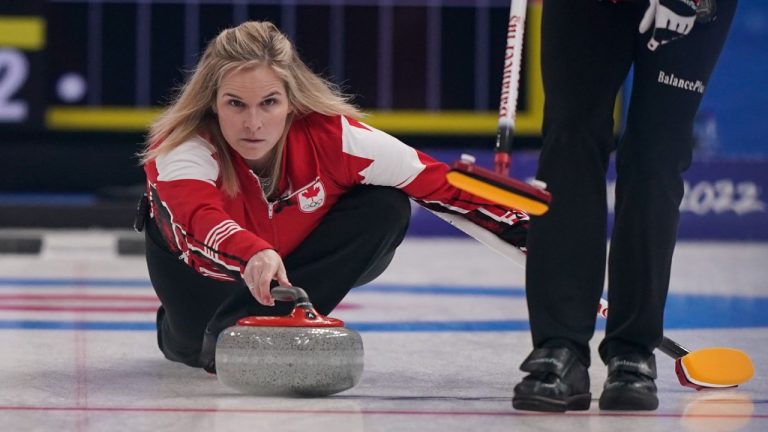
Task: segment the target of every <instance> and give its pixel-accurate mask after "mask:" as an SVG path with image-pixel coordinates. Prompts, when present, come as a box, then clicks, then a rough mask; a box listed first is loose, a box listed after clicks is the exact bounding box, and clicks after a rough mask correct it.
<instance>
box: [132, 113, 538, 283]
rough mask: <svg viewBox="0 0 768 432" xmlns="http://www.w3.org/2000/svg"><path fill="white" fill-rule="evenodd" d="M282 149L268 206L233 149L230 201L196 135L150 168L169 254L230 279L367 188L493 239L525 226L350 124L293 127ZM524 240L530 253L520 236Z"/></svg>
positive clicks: (154, 208) (417, 158)
mask: <svg viewBox="0 0 768 432" xmlns="http://www.w3.org/2000/svg"><path fill="white" fill-rule="evenodd" d="M283 151H284V153H283V158H282V164H283V166H282V170H281V177H280V179H279V182H278V192H279V196H280V198H279V199H276V200H274V201H271V202H270V201H268V200H267V199H266V197H265V196H264V194H263V193H262V190H261V185H260V183H259V179H258V177H257V176H256V175H255V174H254V173H253V172H252V171H251V169H250V168H249V166H248V164H247V163H246V161H245V160H244V159H243V158H242V157H241V156H240V155H239V154H238V153H237V152H235V151H234V150H232V149H230V155H231V159H232V161H233V163H234V168H235V172H236V173H237V179H238V182H239V186H240V192H239V193H238V194H237V195H236V196H234V197H230V196H228V195H226V194H225V193H224V192H223V190H222V189H221V176H220V169H219V163H218V160H217V153H216V150H215V148H214V146H213V145H212V144H211V143H209V142H208V141H207V140H206V139H204V138H203V137H201V136H199V135H198V136H195V137H194V138H192V139H189V140H188V141H186V142H184V143H182V144H181V145H179V146H178V147H176V148H175V149H173V150H171V151H170V152H169V153H167V154H165V155H162V156H160V157H158V158H156V159H154V160H152V161H150V162H148V163H147V164H146V165H145V167H144V169H145V172H146V175H147V188H148V194H149V197H150V203H151V217H153V218H154V219H155V222H156V223H157V225H158V226H159V227H160V231H161V232H162V233H163V237H164V238H165V240H166V242H167V243H168V247H169V249H171V250H172V251H174V252H177V253H179V255H180V258H181V259H183V260H184V261H185V262H186V263H187V264H188V265H190V266H192V267H193V268H194V269H195V270H197V271H198V272H199V273H200V274H202V275H204V276H207V277H210V278H214V279H219V280H233V274H234V273H240V274H241V275H242V272H243V271H244V269H245V266H246V264H247V263H248V260H249V259H250V258H251V257H252V256H253V255H254V254H256V253H257V252H259V251H261V250H264V249H274V250H276V251H277V252H278V253H279V254H280V255H281V256H282V257H285V256H286V255H288V254H290V253H291V251H293V250H294V249H295V248H296V247H297V246H298V245H299V244H300V243H301V242H302V240H304V239H305V238H306V237H307V236H308V235H309V233H310V232H312V230H313V229H315V227H317V226H318V224H319V223H320V221H321V220H322V218H323V217H324V215H325V214H326V213H327V212H328V211H329V210H330V208H331V207H332V206H333V204H334V203H335V202H336V201H337V200H338V199H339V197H340V196H341V195H343V194H344V193H345V192H347V191H349V190H350V189H351V188H353V187H355V186H356V185H361V184H366V185H380V186H391V187H396V188H398V189H401V190H402V191H403V192H405V193H406V194H408V195H409V196H410V197H411V198H412V199H414V200H415V201H416V202H418V203H419V204H421V205H423V206H425V207H429V208H431V209H433V210H437V211H450V212H454V213H459V214H463V215H464V216H465V217H467V218H469V219H470V220H472V221H473V222H475V223H477V224H479V225H481V226H484V227H485V228H487V229H489V230H491V231H493V232H494V233H496V234H497V235H502V234H503V233H504V232H505V231H507V230H510V229H514V230H519V229H520V228H521V227H523V228H525V227H526V226H527V222H528V215H526V214H525V213H522V212H520V211H517V210H510V209H505V208H502V207H500V206H498V205H495V204H493V203H491V202H490V201H487V200H484V199H482V198H479V197H477V196H474V195H472V194H469V193H467V192H464V191H461V190H459V189H456V188H455V187H453V186H451V185H449V184H448V183H447V182H446V180H445V174H446V172H447V171H448V169H449V168H448V166H447V165H446V164H444V163H441V162H437V161H435V160H434V159H432V158H431V157H429V156H428V155H426V154H424V153H421V152H419V151H417V150H415V149H413V148H411V147H408V146H407V145H405V144H403V143H402V142H400V141H399V140H397V139H396V138H394V137H392V136H390V135H388V134H386V133H383V132H381V131H379V130H377V129H374V128H372V127H370V126H368V125H366V124H364V123H361V122H359V121H357V120H355V119H352V118H348V117H344V116H324V115H320V114H309V115H306V116H304V117H301V118H297V119H294V121H293V123H292V124H291V126H290V129H289V132H288V135H287V139H286V143H285V147H284V150H283ZM520 242H521V243H522V244H518V245H517V246H524V237H523V240H521V241H520Z"/></svg>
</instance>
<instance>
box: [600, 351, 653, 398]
mask: <svg viewBox="0 0 768 432" xmlns="http://www.w3.org/2000/svg"><path fill="white" fill-rule="evenodd" d="M655 379H656V357H655V356H654V355H653V354H651V356H650V357H644V356H642V355H640V354H629V355H620V356H616V357H614V358H612V359H611V360H610V361H609V362H608V379H606V380H605V386H604V387H603V394H602V395H600V409H601V410H616V411H653V410H655V409H656V408H658V407H659V398H658V397H656V383H654V381H653V380H655Z"/></svg>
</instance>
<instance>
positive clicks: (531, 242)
mask: <svg viewBox="0 0 768 432" xmlns="http://www.w3.org/2000/svg"><path fill="white" fill-rule="evenodd" d="M717 3H718V9H717V19H716V20H715V21H714V22H711V23H706V24H704V23H697V24H696V25H695V26H694V28H693V30H692V31H691V33H690V34H688V35H687V36H685V37H683V38H680V39H678V40H674V41H672V42H670V43H668V44H666V45H662V46H660V47H658V48H657V49H656V51H650V50H649V49H648V48H647V47H646V44H647V42H648V39H649V37H650V32H648V33H647V34H644V35H641V34H639V33H638V24H639V22H640V19H641V17H642V16H643V12H644V9H645V7H646V6H647V2H645V1H635V2H617V3H614V2H609V1H597V0H544V6H543V8H544V9H543V19H542V60H541V61H542V72H543V81H544V93H545V97H546V99H545V108H544V124H543V139H544V144H543V148H542V152H541V156H540V161H539V168H538V173H537V178H539V179H541V180H543V181H545V182H546V183H547V185H548V190H549V191H550V192H551V193H552V196H553V200H552V205H551V207H550V210H549V212H548V213H547V214H546V215H544V216H541V217H535V218H533V220H532V222H531V225H530V231H529V237H528V263H527V271H526V277H527V282H526V295H527V301H528V309H529V315H530V325H531V332H532V337H533V344H534V347H535V348H542V347H566V348H570V349H572V350H574V351H575V352H576V353H577V355H578V356H579V357H580V359H581V360H582V361H583V363H584V364H585V365H587V366H588V365H589V364H590V351H589V346H588V343H589V340H590V339H591V337H592V336H593V333H594V329H595V320H596V314H595V312H596V308H597V304H598V300H599V298H600V295H601V292H602V290H603V285H604V279H605V265H606V263H605V260H606V229H607V227H606V225H607V222H606V219H607V210H606V183H605V178H606V169H607V167H608V161H609V155H610V154H611V152H612V151H614V150H616V170H617V183H616V205H615V223H614V228H613V233H612V237H611V246H610V257H609V259H608V300H609V303H610V312H609V316H608V322H607V328H606V335H605V339H604V340H603V341H602V343H601V344H600V349H599V351H600V355H601V357H602V359H603V360H604V361H606V362H607V360H608V359H610V358H613V357H614V356H617V355H628V354H633V353H639V354H641V355H649V354H650V353H651V352H652V351H653V350H654V348H655V347H656V346H658V344H659V343H660V342H661V339H662V336H663V335H662V325H663V316H664V304H665V301H666V296H667V290H668V286H669V277H670V268H671V260H672V253H673V250H674V247H675V241H676V236H677V225H678V219H679V205H680V201H681V199H682V196H683V180H682V178H681V174H682V173H683V172H684V171H685V170H686V169H687V168H688V166H689V165H690V164H691V159H692V149H693V139H692V127H693V120H694V116H695V115H696V112H697V110H698V107H699V103H700V102H701V99H702V96H703V87H704V86H706V84H707V82H708V80H709V77H710V75H711V73H712V70H713V68H714V66H715V63H716V62H717V59H718V56H719V54H720V51H721V50H722V47H723V44H724V41H725V39H726V35H727V32H728V28H729V26H730V22H731V20H732V18H733V14H734V10H735V7H736V1H735V0H720V1H718V2H717ZM631 66H634V78H633V83H632V84H633V87H632V94H631V96H630V102H629V112H628V117H627V123H626V130H625V132H624V134H623V136H622V137H621V139H620V140H619V142H618V147H616V143H615V141H614V135H613V126H614V123H613V108H614V101H615V98H616V95H617V92H618V91H619V89H620V87H621V85H622V83H623V81H624V80H625V78H626V77H627V75H628V72H629V70H630V67H631ZM675 79H677V81H675ZM680 80H684V82H682V81H680Z"/></svg>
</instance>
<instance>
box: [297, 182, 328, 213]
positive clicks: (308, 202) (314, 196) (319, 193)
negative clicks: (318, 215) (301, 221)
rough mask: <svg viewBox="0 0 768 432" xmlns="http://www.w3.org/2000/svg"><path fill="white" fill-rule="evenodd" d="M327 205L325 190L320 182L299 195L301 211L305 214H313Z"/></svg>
mask: <svg viewBox="0 0 768 432" xmlns="http://www.w3.org/2000/svg"><path fill="white" fill-rule="evenodd" d="M323 203H325V188H324V187H323V183H321V182H320V181H317V182H315V183H314V184H312V185H311V186H308V187H307V188H306V189H304V190H303V191H301V192H300V193H299V209H300V210H301V211H303V212H305V213H309V212H313V211H315V210H317V209H318V208H320V207H321V206H322V205H323Z"/></svg>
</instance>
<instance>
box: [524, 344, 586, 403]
mask: <svg viewBox="0 0 768 432" xmlns="http://www.w3.org/2000/svg"><path fill="white" fill-rule="evenodd" d="M520 370H522V371H523V372H528V373H529V375H527V376H526V377H525V378H523V380H522V381H521V382H520V383H519V384H517V385H516V386H515V390H514V391H515V395H514V397H513V398H512V406H513V407H514V408H515V409H519V410H525V411H547V412H565V411H569V410H587V409H589V404H590V402H591V401H592V394H591V393H590V392H589V374H588V372H587V367H586V366H585V365H584V364H583V363H581V361H579V359H578V357H576V354H575V353H574V352H573V351H571V350H570V349H568V348H537V349H535V350H533V352H532V353H531V354H530V355H529V356H528V358H526V359H525V361H524V362H523V364H522V365H521V366H520Z"/></svg>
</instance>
